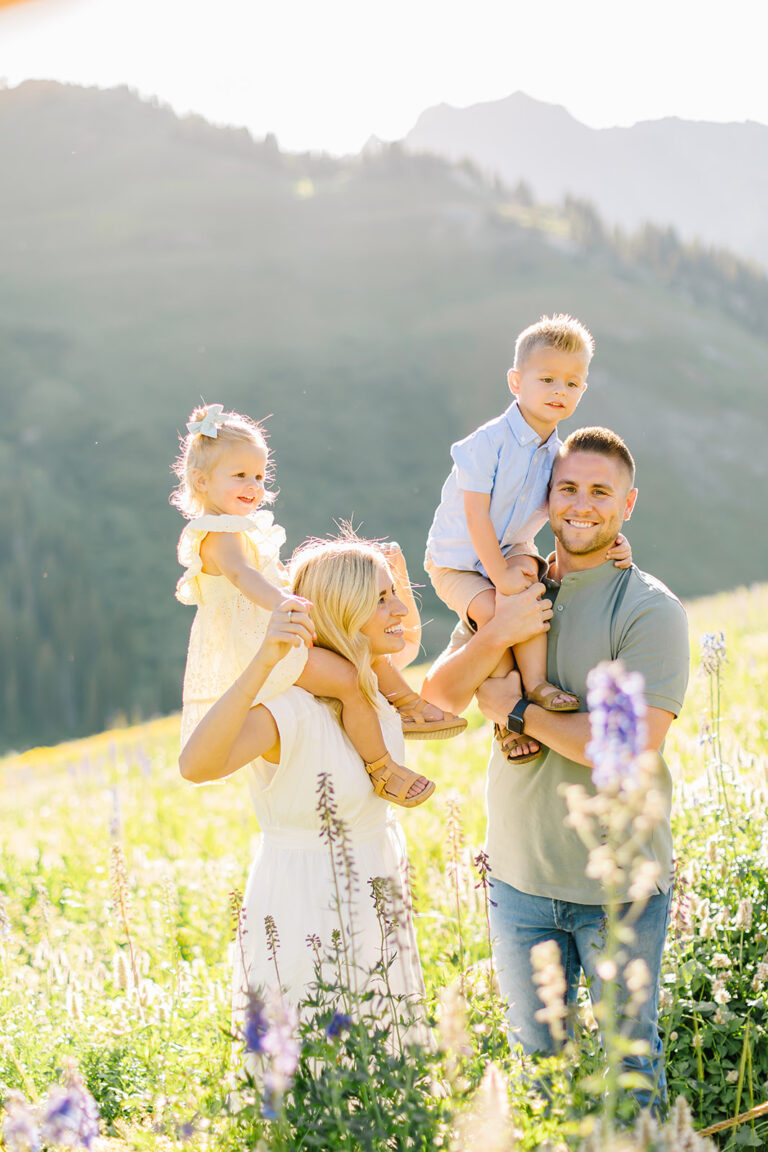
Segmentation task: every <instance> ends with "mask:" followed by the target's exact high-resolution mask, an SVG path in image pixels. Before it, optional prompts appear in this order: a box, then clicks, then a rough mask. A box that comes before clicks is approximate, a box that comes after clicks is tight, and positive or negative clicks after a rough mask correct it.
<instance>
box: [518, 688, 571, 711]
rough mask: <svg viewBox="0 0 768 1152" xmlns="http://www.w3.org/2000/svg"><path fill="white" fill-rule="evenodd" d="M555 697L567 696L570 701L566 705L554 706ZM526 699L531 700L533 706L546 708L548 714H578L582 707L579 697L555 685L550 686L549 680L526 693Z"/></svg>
mask: <svg viewBox="0 0 768 1152" xmlns="http://www.w3.org/2000/svg"><path fill="white" fill-rule="evenodd" d="M555 696H567V697H568V699H567V701H566V702H565V704H553V703H552V700H553V698H554V697H555ZM525 698H526V700H530V702H531V704H538V706H539V708H545V709H546V711H547V712H578V710H579V707H580V704H579V698H578V696H575V695H574V694H573V692H566V691H565V689H564V688H558V687H557V685H555V684H550V683H549V681H548V680H542V682H541V684H537V685H536V687H535V688H533V689H531V691H530V692H526V694H525Z"/></svg>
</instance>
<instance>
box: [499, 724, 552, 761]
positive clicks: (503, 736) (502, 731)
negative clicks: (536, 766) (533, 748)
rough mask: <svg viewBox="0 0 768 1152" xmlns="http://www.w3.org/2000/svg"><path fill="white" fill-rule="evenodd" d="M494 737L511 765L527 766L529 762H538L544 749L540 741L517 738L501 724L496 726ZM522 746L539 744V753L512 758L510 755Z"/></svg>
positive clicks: (524, 737) (523, 737)
mask: <svg viewBox="0 0 768 1152" xmlns="http://www.w3.org/2000/svg"><path fill="white" fill-rule="evenodd" d="M493 735H494V736H495V738H496V742H497V743H498V745H499V747H500V748H501V750H502V752H503V753H504V758H505V759H506V760H507V761H508V763H510V764H527V763H528V761H529V760H538V758H539V756H541V754H542V752H543V751H544V749H543V748H542V746H541V744H540V742H539V741H538V740H534V739H533V737H532V736H516V735H515V734H514V732H510V730H509V728H503V727H502V726H501V724H494V726H493ZM521 744H538V745H539V750H538V752H526V753H524V755H522V756H511V755H510V753H511V752H514V750H515V749H516V748H519V747H520V745H521Z"/></svg>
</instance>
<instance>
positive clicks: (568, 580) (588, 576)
mask: <svg viewBox="0 0 768 1152" xmlns="http://www.w3.org/2000/svg"><path fill="white" fill-rule="evenodd" d="M626 571H627V569H626V568H617V567H616V566H615V564H614V563H613V560H605V561H603V563H602V564H598V565H596V567H594V568H581V569H578V570H577V571H576V572H569V573H568V574H567V576H564V577H563V579H562V580H561V582H560V587H561V588H576V587H578V588H584V587H586V586H587V585H590V584H602V583H605V584H608V583H610V581H611V580H612V579H613V578H614V577H615V576H618V575H620V574H623V573H624V572H626Z"/></svg>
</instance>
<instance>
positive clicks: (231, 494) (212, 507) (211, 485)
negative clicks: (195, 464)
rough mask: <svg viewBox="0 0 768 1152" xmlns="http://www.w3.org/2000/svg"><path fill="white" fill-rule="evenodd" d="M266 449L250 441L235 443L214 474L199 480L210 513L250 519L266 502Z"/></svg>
mask: <svg viewBox="0 0 768 1152" xmlns="http://www.w3.org/2000/svg"><path fill="white" fill-rule="evenodd" d="M266 467H267V453H266V449H264V448H260V447H259V446H258V445H257V444H249V443H247V442H246V441H244V440H243V441H240V440H238V441H235V442H234V443H233V444H230V445H228V446H227V447H226V448H225V449H224V451H223V452H222V453H221V455H220V456H219V458H218V460H217V461H216V463H215V464H214V466H213V468H212V469H211V470H210V472H200V473H198V475H197V476H196V477H195V481H194V485H195V490H196V491H197V492H199V493H200V495H201V496H202V499H203V505H204V507H205V511H206V512H207V513H218V514H219V515H226V516H247V515H248V513H249V512H255V510H256V509H257V508H258V506H259V504H260V503H261V501H262V500H263V499H264V472H265V469H266Z"/></svg>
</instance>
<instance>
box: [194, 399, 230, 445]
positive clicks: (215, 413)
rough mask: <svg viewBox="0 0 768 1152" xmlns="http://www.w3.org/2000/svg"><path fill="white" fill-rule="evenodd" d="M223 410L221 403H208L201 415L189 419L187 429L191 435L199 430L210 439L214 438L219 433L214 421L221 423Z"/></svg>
mask: <svg viewBox="0 0 768 1152" xmlns="http://www.w3.org/2000/svg"><path fill="white" fill-rule="evenodd" d="M223 411H224V405H223V404H209V405H208V406H207V408H206V409H205V412H204V413H203V415H202V416H198V418H197V420H190V422H189V424H187V431H188V432H191V433H192V435H193V436H196V435H197V433H198V432H199V433H200V435H201V436H210V437H211V439H212V440H215V439H216V437H217V436H218V434H219V433H218V431H217V428H216V421H217V420H218V421H219V423H223V420H222V418H221V414H222V412H223Z"/></svg>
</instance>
